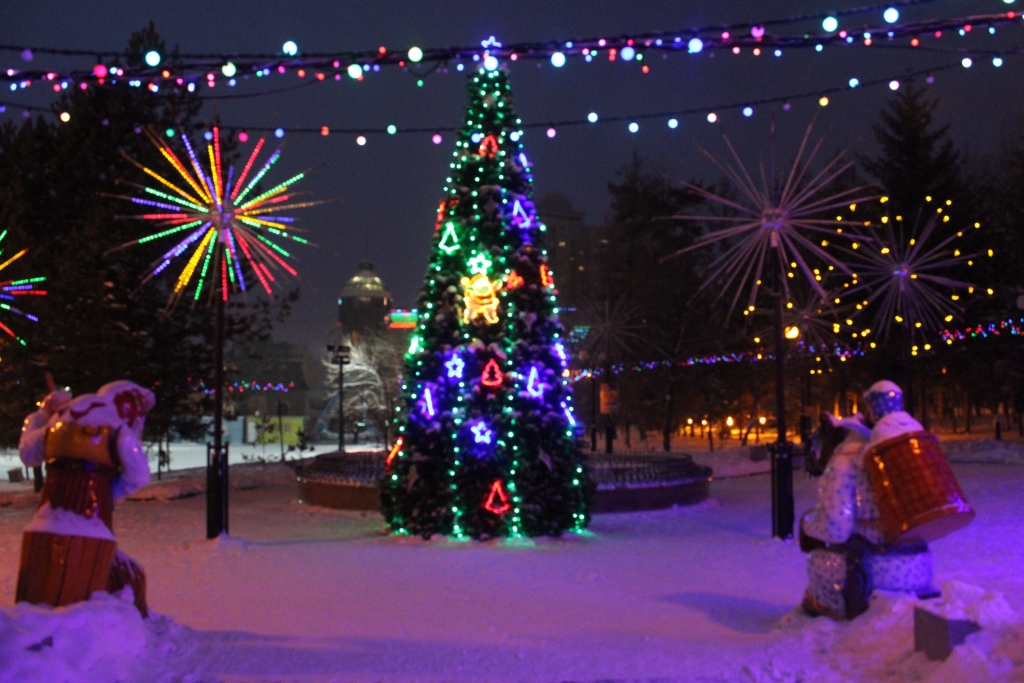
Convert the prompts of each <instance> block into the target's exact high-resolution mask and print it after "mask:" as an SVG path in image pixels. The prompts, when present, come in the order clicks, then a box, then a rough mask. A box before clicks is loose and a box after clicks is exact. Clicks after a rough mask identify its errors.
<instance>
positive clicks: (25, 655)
mask: <svg viewBox="0 0 1024 683" xmlns="http://www.w3.org/2000/svg"><path fill="white" fill-rule="evenodd" d="M125 598H127V599H125ZM146 640H147V639H146V627H145V625H144V624H143V620H142V617H141V616H140V615H139V612H138V610H136V609H135V607H134V606H133V605H132V602H131V589H128V590H127V595H125V596H122V597H118V596H113V595H109V594H107V593H96V594H94V595H93V599H92V600H90V601H88V602H82V603H78V604H75V605H70V606H68V607H59V608H57V609H52V608H50V607H40V606H36V605H28V604H25V603H21V604H18V605H17V606H15V607H12V608H5V609H3V610H0V683H29V682H31V681H54V682H58V681H59V682H61V683H77V682H78V681H81V682H82V683H93V682H94V681H119V680H120V681H129V680H136V679H137V676H138V674H139V670H140V667H141V665H142V661H141V660H140V658H139V655H140V654H142V651H143V650H144V648H145V647H146Z"/></svg>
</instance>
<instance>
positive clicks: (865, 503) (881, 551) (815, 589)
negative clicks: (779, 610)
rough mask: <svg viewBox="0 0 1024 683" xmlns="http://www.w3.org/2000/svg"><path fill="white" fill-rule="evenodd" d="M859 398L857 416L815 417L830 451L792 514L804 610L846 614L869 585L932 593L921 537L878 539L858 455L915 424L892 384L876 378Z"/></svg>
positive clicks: (860, 604)
mask: <svg viewBox="0 0 1024 683" xmlns="http://www.w3.org/2000/svg"><path fill="white" fill-rule="evenodd" d="M863 398H864V405H865V407H866V410H867V415H865V416H864V417H861V415H859V414H858V415H855V416H853V417H849V418H844V419H842V420H839V419H837V418H835V417H834V416H832V415H830V414H828V413H825V414H824V415H823V417H822V428H821V431H820V432H819V435H820V438H821V440H822V447H823V448H822V450H823V456H824V457H828V451H829V450H831V451H832V454H831V457H829V458H828V465H827V467H826V468H825V471H824V473H823V475H822V477H821V481H820V484H819V487H818V503H817V505H816V506H815V507H814V508H813V509H812V510H810V511H809V512H807V513H806V514H805V515H804V516H803V519H801V520H800V546H801V549H803V550H804V551H805V552H806V551H809V552H810V556H809V557H808V560H807V572H808V579H809V580H808V586H807V592H806V593H805V595H804V601H803V608H804V610H805V611H806V612H807V613H808V614H812V615H821V614H825V615H828V616H830V617H832V618H834V619H852V618H854V617H856V616H858V615H859V614H862V613H863V612H864V611H866V610H867V608H868V601H869V599H870V597H871V593H872V592H873V591H874V590H875V589H882V590H889V591H901V592H909V593H915V594H917V595H918V596H920V597H930V596H932V595H935V594H937V593H936V591H935V589H934V588H933V587H932V558H931V553H930V552H928V545H927V544H926V543H923V542H911V543H900V544H895V545H887V544H886V543H885V539H884V537H883V534H882V531H881V529H880V527H879V521H878V518H879V514H878V509H877V506H876V504H875V494H874V492H873V490H872V487H871V483H870V481H869V477H868V473H867V472H866V470H865V461H864V459H865V454H866V453H867V452H868V451H869V450H871V449H872V448H873V447H874V446H875V445H877V444H880V443H883V442H885V441H889V440H890V439H893V438H895V437H898V436H900V435H902V434H907V433H914V432H922V431H923V428H922V427H921V424H920V423H919V422H917V420H915V419H914V418H913V417H911V416H910V415H909V414H908V413H906V412H905V411H904V410H903V392H902V391H901V390H900V388H899V387H898V386H897V385H896V384H894V383H892V382H889V381H881V382H876V383H875V384H874V385H872V386H871V388H870V389H868V391H867V392H866V393H865V394H864V397H863Z"/></svg>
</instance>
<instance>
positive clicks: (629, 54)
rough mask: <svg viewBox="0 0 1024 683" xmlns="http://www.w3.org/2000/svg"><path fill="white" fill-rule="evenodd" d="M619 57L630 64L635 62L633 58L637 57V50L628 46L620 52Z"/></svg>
mask: <svg viewBox="0 0 1024 683" xmlns="http://www.w3.org/2000/svg"><path fill="white" fill-rule="evenodd" d="M619 56H620V57H622V59H623V60H625V61H627V62H630V61H632V60H633V57H636V50H634V49H633V48H632V47H631V46H629V45H627V46H626V47H624V48H622V49H621V50H619Z"/></svg>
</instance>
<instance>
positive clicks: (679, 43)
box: [0, 0, 1021, 92]
mask: <svg viewBox="0 0 1024 683" xmlns="http://www.w3.org/2000/svg"><path fill="white" fill-rule="evenodd" d="M929 1H930V0H908V1H907V2H898V3H886V4H879V5H871V6H866V7H860V8H853V9H851V10H847V11H845V12H824V13H817V14H806V15H801V16H799V17H791V18H788V19H780V20H768V21H762V22H757V23H750V22H744V23H737V24H726V25H724V26H723V25H716V26H705V27H698V28H691V29H684V30H673V31H655V32H647V33H638V34H626V35H620V36H617V37H613V38H603V37H597V38H582V39H573V40H548V41H543V42H531V43H514V44H507V45H506V44H502V43H501V42H499V41H498V40H496V39H495V38H494V37H493V36H492V37H490V38H488V39H487V40H484V41H481V43H480V45H479V46H472V47H441V48H426V49H424V48H420V47H411V48H409V49H408V50H392V49H388V48H387V47H385V46H381V47H379V48H377V49H376V50H368V51H342V52H330V53H299V50H298V46H297V45H296V43H295V42H294V41H287V42H286V43H285V44H284V45H283V46H282V51H281V52H279V53H264V54H258V53H257V54H241V53H222V54H209V53H204V54H195V55H189V54H179V55H177V56H176V57H175V59H174V61H173V62H172V63H167V64H165V65H163V66H161V63H162V62H163V61H164V56H163V55H161V54H160V53H159V52H158V51H157V50H154V49H150V50H148V51H146V52H145V53H142V54H134V55H126V54H124V53H121V52H114V51H102V50H101V51H96V50H67V49H63V48H48V47H36V48H32V47H28V46H21V45H0V50H6V51H19V52H20V53H21V55H22V59H24V60H26V61H31V60H32V59H33V58H34V55H35V53H36V52H38V53H40V54H59V55H83V56H84V55H98V56H99V58H100V60H101V61H100V63H98V64H96V65H95V66H94V67H93V68H91V69H90V70H72V71H66V72H62V71H54V70H42V69H20V70H17V69H7V70H5V71H3V72H0V81H11V85H12V86H14V87H15V88H18V87H28V86H29V85H31V82H32V81H39V80H42V81H58V82H55V83H53V85H54V87H55V88H56V89H57V90H60V89H64V88H67V87H68V84H78V85H79V86H81V87H88V85H89V84H94V85H102V84H104V83H105V82H106V81H107V80H110V81H111V82H115V81H116V80H117V79H118V78H125V79H129V80H130V81H131V82H133V83H137V84H138V85H140V86H141V85H142V84H143V82H145V83H146V86H147V87H149V88H150V89H154V88H155V89H159V87H160V86H161V85H164V86H171V87H173V86H175V85H177V86H179V87H186V88H187V89H188V90H189V91H190V92H193V91H194V90H195V88H196V87H197V86H201V85H203V82H204V81H205V82H206V84H207V85H208V86H211V87H212V86H215V85H216V79H217V77H218V73H217V72H218V71H219V72H220V75H221V76H223V77H225V78H227V79H228V85H229V86H234V85H236V84H237V77H241V78H246V77H248V76H256V77H257V78H261V77H266V76H270V75H271V74H272V73H275V72H276V73H278V74H284V73H288V72H292V71H294V72H296V73H297V74H298V75H299V76H300V77H304V76H305V75H306V72H307V69H308V70H310V72H316V78H317V79H318V80H325V79H327V78H333V79H334V80H341V79H342V76H343V75H348V76H350V77H351V78H354V79H357V80H362V79H363V78H364V77H365V75H366V74H369V73H372V72H376V71H380V68H381V67H382V66H389V65H397V66H399V67H403V68H406V69H408V70H410V72H412V73H413V75H415V76H418V77H420V76H424V75H427V74H428V73H430V72H433V71H435V70H437V69H438V68H439V67H441V66H443V65H447V64H449V63H451V62H456V69H457V70H459V71H461V70H463V69H464V68H465V64H467V63H468V64H471V65H472V64H473V63H474V62H483V63H484V64H485V65H487V64H488V63H493V64H494V65H495V66H496V65H497V63H498V61H499V60H509V61H513V62H514V61H518V60H521V59H522V60H547V61H550V63H551V64H552V66H554V67H556V68H561V67H562V66H564V65H565V64H566V62H567V59H568V58H570V57H573V56H579V57H582V58H583V59H584V60H585V61H588V62H591V61H593V60H594V59H595V58H597V57H598V56H601V55H607V58H608V59H610V60H612V61H614V60H621V61H623V62H634V61H635V62H637V63H642V62H643V58H644V54H645V53H652V52H663V53H666V54H667V53H672V52H676V53H678V52H685V53H688V54H699V53H702V52H704V51H711V50H715V49H729V50H731V51H733V52H734V53H736V54H739V53H740V52H742V51H743V50H745V49H749V50H750V51H751V52H752V53H753V54H754V55H755V56H757V55H760V54H761V53H762V52H763V51H766V50H772V51H773V52H774V53H775V54H776V55H777V56H781V51H782V50H785V49H802V48H812V49H815V50H817V51H819V52H820V51H822V50H824V48H825V47H826V46H828V45H832V44H837V43H838V44H842V45H845V46H853V45H860V46H865V47H870V46H872V45H876V46H879V45H892V44H893V43H892V41H896V40H899V39H903V38H909V39H910V46H911V47H918V46H919V45H920V43H921V39H920V37H921V36H934V37H935V38H940V37H942V36H943V35H944V34H946V33H948V32H950V31H953V32H955V33H958V34H960V35H964V36H965V35H967V34H968V33H971V31H972V29H973V28H974V27H975V26H984V27H987V28H988V30H989V31H990V32H992V33H994V32H995V30H996V26H998V25H1003V24H1007V23H1016V22H1017V21H1018V19H1019V18H1020V16H1021V15H1020V14H1019V13H1016V12H1012V11H1010V12H1001V13H995V14H977V15H967V16H958V17H947V18H939V19H929V20H924V21H917V22H907V23H899V10H898V9H897V8H898V7H906V6H911V5H916V4H922V3H924V2H929ZM879 10H883V11H882V19H883V23H882V24H866V25H863V26H860V27H856V28H854V27H850V28H849V30H847V29H845V28H844V29H840V21H839V19H840V17H843V18H845V17H848V16H855V15H859V14H866V13H871V12H878V11H879ZM812 19H821V20H822V32H817V33H808V32H803V33H797V34H793V35H776V34H771V33H768V31H767V29H766V27H767V26H778V25H787V24H793V23H800V22H806V21H810V20H812ZM964 51H965V52H966V53H971V54H989V55H991V56H994V55H995V54H996V53H995V52H993V51H986V50H976V49H966V50H964ZM122 56H124V57H126V58H127V57H132V58H134V59H135V60H139V61H142V62H143V63H144V64H145V66H139V67H127V68H125V67H121V66H119V65H117V64H104V63H103V62H102V59H103V58H104V57H106V58H111V57H118V58H119V57H122ZM430 65H432V66H430ZM413 67H415V68H413ZM420 67H424V68H427V71H420V72H418V71H417V70H416V69H419V68H420ZM641 70H642V71H645V72H646V71H648V70H649V67H648V66H647V65H642V66H641Z"/></svg>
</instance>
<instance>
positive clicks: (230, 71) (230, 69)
mask: <svg viewBox="0 0 1024 683" xmlns="http://www.w3.org/2000/svg"><path fill="white" fill-rule="evenodd" d="M220 72H221V73H222V74H224V75H225V76H227V77H228V78H231V77H232V76H234V75H235V74H236V73H237V72H238V69H236V68H235V65H234V64H232V63H231V62H228V63H227V64H225V65H224V66H222V67H221V68H220Z"/></svg>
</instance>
